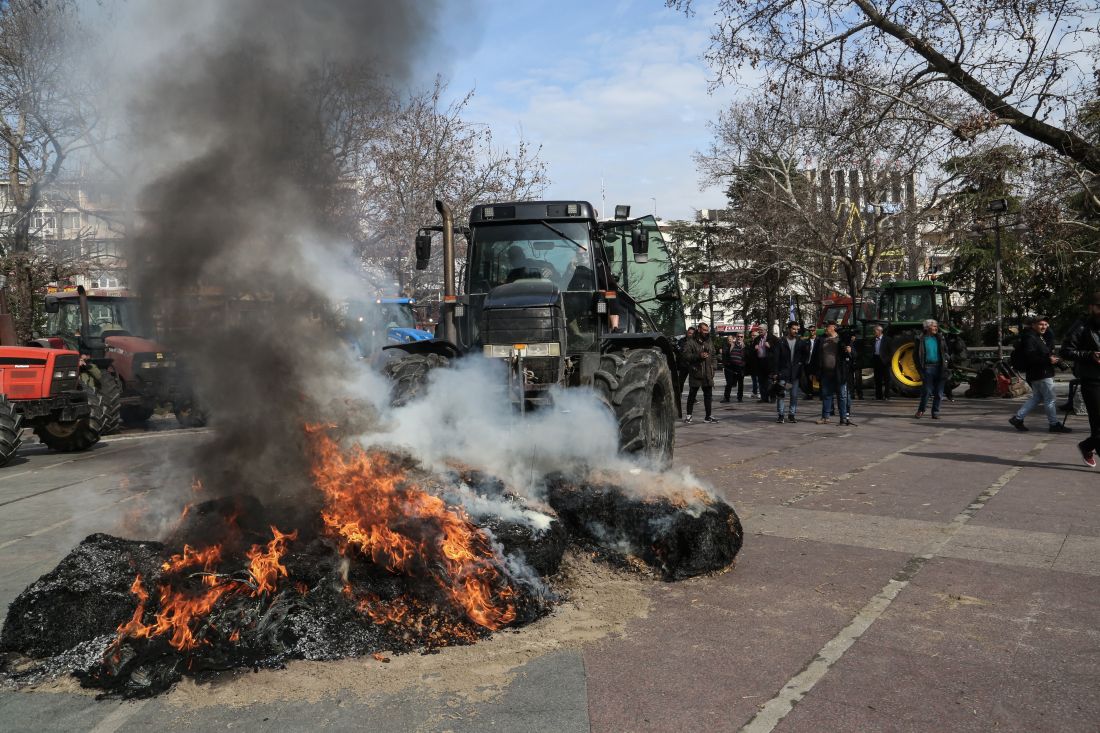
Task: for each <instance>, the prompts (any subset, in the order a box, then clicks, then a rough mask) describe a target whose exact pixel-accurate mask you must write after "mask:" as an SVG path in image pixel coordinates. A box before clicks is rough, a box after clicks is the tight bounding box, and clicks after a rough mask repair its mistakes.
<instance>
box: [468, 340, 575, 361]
mask: <svg viewBox="0 0 1100 733" xmlns="http://www.w3.org/2000/svg"><path fill="white" fill-rule="evenodd" d="M516 350H517V349H516V345H515V344H485V346H484V347H482V353H483V354H485V356H487V357H490V358H498V359H507V358H508V357H510V356H512V354H513V352H515V351H516ZM520 350H521V351H523V355H524V356H525V357H527V356H561V344H557V343H552V344H524V347H523V349H520Z"/></svg>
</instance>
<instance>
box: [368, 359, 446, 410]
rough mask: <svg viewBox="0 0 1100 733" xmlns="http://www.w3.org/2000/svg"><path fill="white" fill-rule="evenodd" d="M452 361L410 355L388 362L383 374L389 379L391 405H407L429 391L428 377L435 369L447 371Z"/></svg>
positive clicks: (383, 368)
mask: <svg viewBox="0 0 1100 733" xmlns="http://www.w3.org/2000/svg"><path fill="white" fill-rule="evenodd" d="M450 365H451V360H450V359H448V358H447V357H445V356H442V355H440V354H409V355H408V356H405V357H402V358H400V359H394V360H393V361H390V362H387V363H386V365H385V366H384V367H382V373H383V374H384V375H385V376H386V377H387V378H389V380H390V383H391V384H392V387H391V388H390V404H391V405H392V406H393V407H401V406H402V405H407V404H408V403H409V402H411V401H412V400H414V399H416V398H417V397H419V396H420V395H422V394H423V393H424V392H425V391H426V390H427V385H428V375H429V374H430V373H431V371H432V370H433V369H446V368H447V367H449V366H450Z"/></svg>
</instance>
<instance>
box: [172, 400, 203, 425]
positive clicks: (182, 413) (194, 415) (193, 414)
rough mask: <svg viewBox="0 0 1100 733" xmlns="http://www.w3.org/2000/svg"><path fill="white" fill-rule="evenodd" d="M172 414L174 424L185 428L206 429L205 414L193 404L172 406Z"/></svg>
mask: <svg viewBox="0 0 1100 733" xmlns="http://www.w3.org/2000/svg"><path fill="white" fill-rule="evenodd" d="M172 407H173V409H172V414H173V415H175V416H176V422H178V423H179V424H180V425H181V426H182V427H185V428H202V427H206V419H207V418H206V412H205V411H204V410H202V409H201V408H199V406H198V405H196V404H194V403H193V402H189V403H187V404H184V405H180V406H179V407H176V406H175V405H173V406H172Z"/></svg>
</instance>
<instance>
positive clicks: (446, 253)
mask: <svg viewBox="0 0 1100 733" xmlns="http://www.w3.org/2000/svg"><path fill="white" fill-rule="evenodd" d="M435 209H436V211H438V212H439V215H440V216H442V217H443V308H442V312H441V313H440V316H441V318H440V320H441V321H442V322H443V338H444V339H446V340H447V341H450V342H451V343H452V344H457V343H458V333H457V330H456V329H455V303H456V302H457V300H458V298H457V296H456V293H455V217H454V212H453V211H451V207H450V206H448V205H447V204H446V203H444V202H443V201H440V200H439V199H436V201H435Z"/></svg>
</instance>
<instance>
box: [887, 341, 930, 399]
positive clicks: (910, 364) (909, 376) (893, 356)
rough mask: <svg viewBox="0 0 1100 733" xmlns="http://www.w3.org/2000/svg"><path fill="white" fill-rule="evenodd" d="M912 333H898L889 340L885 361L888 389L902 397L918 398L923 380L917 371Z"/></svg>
mask: <svg viewBox="0 0 1100 733" xmlns="http://www.w3.org/2000/svg"><path fill="white" fill-rule="evenodd" d="M915 338H916V335H915V334H912V333H900V334H898V335H897V336H894V337H893V338H892V339H890V348H889V355H888V356H887V359H886V364H887V367H888V369H887V372H888V374H889V376H890V387H891V388H892V389H893V390H894V392H895V393H897V394H899V395H901V396H903V397H920V393H921V389H922V385H923V383H924V380H923V379H922V378H921V373H920V370H919V369H917V352H916V346H915V345H914V343H913V339H915Z"/></svg>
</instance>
